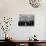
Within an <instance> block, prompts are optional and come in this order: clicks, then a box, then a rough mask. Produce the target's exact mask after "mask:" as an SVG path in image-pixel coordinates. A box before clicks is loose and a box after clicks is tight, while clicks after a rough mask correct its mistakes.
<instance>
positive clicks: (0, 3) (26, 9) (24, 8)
mask: <svg viewBox="0 0 46 46" xmlns="http://www.w3.org/2000/svg"><path fill="white" fill-rule="evenodd" d="M19 14H34V16H35V26H34V27H19V26H18V19H19ZM44 15H46V8H32V7H31V6H30V4H29V1H28V0H0V16H2V17H3V16H6V17H7V16H8V17H13V22H12V26H11V30H10V31H9V33H10V34H12V35H13V37H16V39H17V40H18V39H19V40H27V39H28V38H29V37H32V36H33V35H34V34H36V35H37V38H38V39H39V40H44V39H45V38H44V30H45V28H44V27H45V26H44V25H45V21H44V20H45V19H44V18H45V16H44ZM0 34H1V33H0ZM1 38H2V36H1ZM1 38H0V39H1Z"/></svg>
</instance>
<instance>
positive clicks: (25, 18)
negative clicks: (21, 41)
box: [18, 15, 34, 26]
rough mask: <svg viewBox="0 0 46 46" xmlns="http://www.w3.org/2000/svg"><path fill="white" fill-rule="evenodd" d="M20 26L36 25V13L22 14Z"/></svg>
mask: <svg viewBox="0 0 46 46" xmlns="http://www.w3.org/2000/svg"><path fill="white" fill-rule="evenodd" d="M18 26H34V15H20V16H19V22H18Z"/></svg>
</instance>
